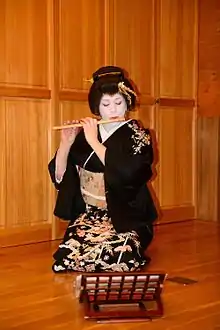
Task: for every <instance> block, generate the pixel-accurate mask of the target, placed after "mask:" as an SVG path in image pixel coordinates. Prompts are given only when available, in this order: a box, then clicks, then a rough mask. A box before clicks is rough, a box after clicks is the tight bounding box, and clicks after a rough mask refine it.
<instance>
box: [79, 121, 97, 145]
mask: <svg viewBox="0 0 220 330" xmlns="http://www.w3.org/2000/svg"><path fill="white" fill-rule="evenodd" d="M80 122H81V124H82V126H83V129H84V134H85V138H86V141H87V142H88V144H89V145H90V146H93V145H94V143H97V142H98V126H97V119H94V118H90V117H87V118H83V119H81V120H80Z"/></svg>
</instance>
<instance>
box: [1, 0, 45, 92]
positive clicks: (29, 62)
mask: <svg viewBox="0 0 220 330" xmlns="http://www.w3.org/2000/svg"><path fill="white" fill-rule="evenodd" d="M0 7H1V9H0V22H1V24H0V49H1V52H0V83H2V84H6V85H18V86H21V85H22V86H38V87H39V86H40V87H47V86H48V71H47V70H48V67H47V61H48V58H47V56H48V49H47V38H48V34H47V24H48V23H47V1H45V0H19V1H17V0H0Z"/></svg>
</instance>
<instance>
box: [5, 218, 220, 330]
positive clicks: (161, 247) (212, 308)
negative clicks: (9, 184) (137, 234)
mask: <svg viewBox="0 0 220 330" xmlns="http://www.w3.org/2000/svg"><path fill="white" fill-rule="evenodd" d="M57 244H58V242H55V243H54V242H47V243H39V244H33V245H27V246H22V247H14V248H3V249H1V250H0V262H1V267H0V329H1V330H9V329H10V330H11V329H16V330H57V329H60V330H67V329H68V330H70V329H73V330H74V329H75V330H78V329H85V330H88V329H93V330H95V329H103V330H105V329H106V330H107V329H110V328H111V329H112V330H120V329H121V330H141V329H145V327H147V329H148V330H168V329H169V330H174V329H175V330H177V329H178V330H186V329H187V330H194V329H199V330H214V329H216V330H217V329H220V226H218V225H217V224H215V223H209V222H200V221H194V222H192V221H188V222H184V223H176V224H168V225H162V226H158V227H156V238H155V241H154V243H153V244H152V245H151V247H150V249H149V255H150V256H151V257H152V262H151V264H150V266H149V267H148V270H149V271H150V270H153V271H155V270H162V271H165V272H167V273H168V274H169V276H176V275H177V276H184V277H188V278H192V279H196V280H198V283H196V284H192V285H188V286H183V285H180V284H177V283H172V282H169V281H166V282H165V287H164V293H163V301H164V308H165V315H164V317H163V318H161V319H158V320H154V321H152V322H148V321H146V322H145V323H144V322H142V323H123V324H111V325H109V324H104V325H103V324H102V325H101V324H97V323H96V322H90V321H86V320H84V319H83V313H82V310H81V306H79V304H78V301H77V300H76V299H75V297H74V290H73V284H74V278H75V275H55V274H53V273H52V271H51V263H52V257H51V256H52V252H53V251H54V249H55V248H56V246H57Z"/></svg>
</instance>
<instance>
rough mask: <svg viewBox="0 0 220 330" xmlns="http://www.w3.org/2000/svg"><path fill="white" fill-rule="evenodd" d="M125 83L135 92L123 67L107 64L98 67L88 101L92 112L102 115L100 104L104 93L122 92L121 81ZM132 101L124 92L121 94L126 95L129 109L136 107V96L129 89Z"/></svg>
mask: <svg viewBox="0 0 220 330" xmlns="http://www.w3.org/2000/svg"><path fill="white" fill-rule="evenodd" d="M120 82H121V83H123V84H124V86H126V87H128V88H129V89H130V90H131V91H133V92H134V88H133V86H132V83H131V81H130V80H129V79H128V78H127V77H126V76H125V72H124V71H123V69H121V68H119V67H116V66H105V67H101V68H100V69H98V70H97V71H96V72H94V73H93V84H92V86H91V88H90V90H89V95H88V102H89V107H90V110H91V112H92V113H93V114H94V115H100V113H99V105H100V101H101V98H102V96H103V94H109V95H114V94H116V93H120V91H119V86H118V84H119V83H120ZM127 93H128V94H129V96H130V101H129V99H128V97H126V95H125V94H124V93H121V95H122V96H123V97H124V99H125V101H126V103H127V107H128V110H132V109H133V108H134V107H135V103H136V96H135V95H134V94H132V93H131V92H130V93H129V91H128V92H127Z"/></svg>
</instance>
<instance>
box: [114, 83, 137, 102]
mask: <svg viewBox="0 0 220 330" xmlns="http://www.w3.org/2000/svg"><path fill="white" fill-rule="evenodd" d="M118 91H119V93H121V94H124V95H125V96H126V98H127V100H128V102H129V104H130V105H131V95H130V94H133V95H134V96H136V97H137V94H136V93H135V92H134V91H133V90H132V89H130V88H129V87H127V86H125V84H124V82H123V81H121V82H119V83H118ZM129 93H130V94H129Z"/></svg>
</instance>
